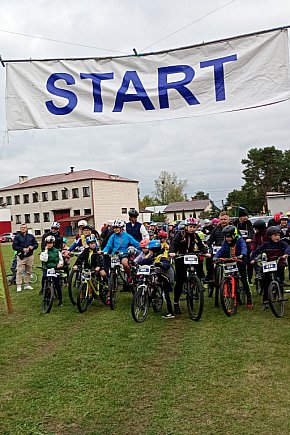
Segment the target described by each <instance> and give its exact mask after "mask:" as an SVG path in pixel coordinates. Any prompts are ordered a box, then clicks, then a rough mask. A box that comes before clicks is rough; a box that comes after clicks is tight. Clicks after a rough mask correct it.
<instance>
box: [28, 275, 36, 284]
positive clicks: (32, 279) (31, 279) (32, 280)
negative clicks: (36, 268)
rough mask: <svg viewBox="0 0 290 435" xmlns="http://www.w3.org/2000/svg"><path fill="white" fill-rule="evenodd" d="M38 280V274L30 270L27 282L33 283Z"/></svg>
mask: <svg viewBox="0 0 290 435" xmlns="http://www.w3.org/2000/svg"><path fill="white" fill-rule="evenodd" d="M37 281H38V276H37V274H36V273H35V272H31V274H30V279H29V282H30V284H35V283H36V282H37Z"/></svg>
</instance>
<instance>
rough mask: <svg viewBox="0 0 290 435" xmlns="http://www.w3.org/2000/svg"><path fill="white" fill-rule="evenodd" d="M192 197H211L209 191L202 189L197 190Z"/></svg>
mask: <svg viewBox="0 0 290 435" xmlns="http://www.w3.org/2000/svg"><path fill="white" fill-rule="evenodd" d="M192 199H209V193H204V192H203V191H202V190H199V191H198V192H196V194H195V195H194V196H193V197H192Z"/></svg>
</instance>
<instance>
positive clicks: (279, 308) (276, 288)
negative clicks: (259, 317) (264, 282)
mask: <svg viewBox="0 0 290 435" xmlns="http://www.w3.org/2000/svg"><path fill="white" fill-rule="evenodd" d="M283 293H284V292H283V290H282V289H281V287H280V285H279V284H278V283H277V281H272V282H271V284H270V285H269V288H268V299H269V305H270V308H271V310H272V312H273V314H274V316H275V317H282V316H283V315H284V310H285V301H284V294H283Z"/></svg>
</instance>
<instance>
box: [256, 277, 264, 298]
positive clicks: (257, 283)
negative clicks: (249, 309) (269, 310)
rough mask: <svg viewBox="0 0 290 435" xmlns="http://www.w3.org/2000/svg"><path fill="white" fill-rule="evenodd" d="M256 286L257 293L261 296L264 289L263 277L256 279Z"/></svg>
mask: <svg viewBox="0 0 290 435" xmlns="http://www.w3.org/2000/svg"><path fill="white" fill-rule="evenodd" d="M255 287H256V293H257V294H258V295H259V296H261V295H262V294H263V289H262V281H261V279H256V281H255Z"/></svg>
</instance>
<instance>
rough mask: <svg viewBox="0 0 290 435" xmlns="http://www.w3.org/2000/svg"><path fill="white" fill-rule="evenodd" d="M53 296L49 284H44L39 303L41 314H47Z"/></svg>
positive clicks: (52, 289)
mask: <svg viewBox="0 0 290 435" xmlns="http://www.w3.org/2000/svg"><path fill="white" fill-rule="evenodd" d="M53 296H54V288H53V285H52V284H50V283H47V282H45V284H44V289H43V296H42V303H41V311H42V313H43V314H48V313H49V312H50V310H51V308H52V303H53Z"/></svg>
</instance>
